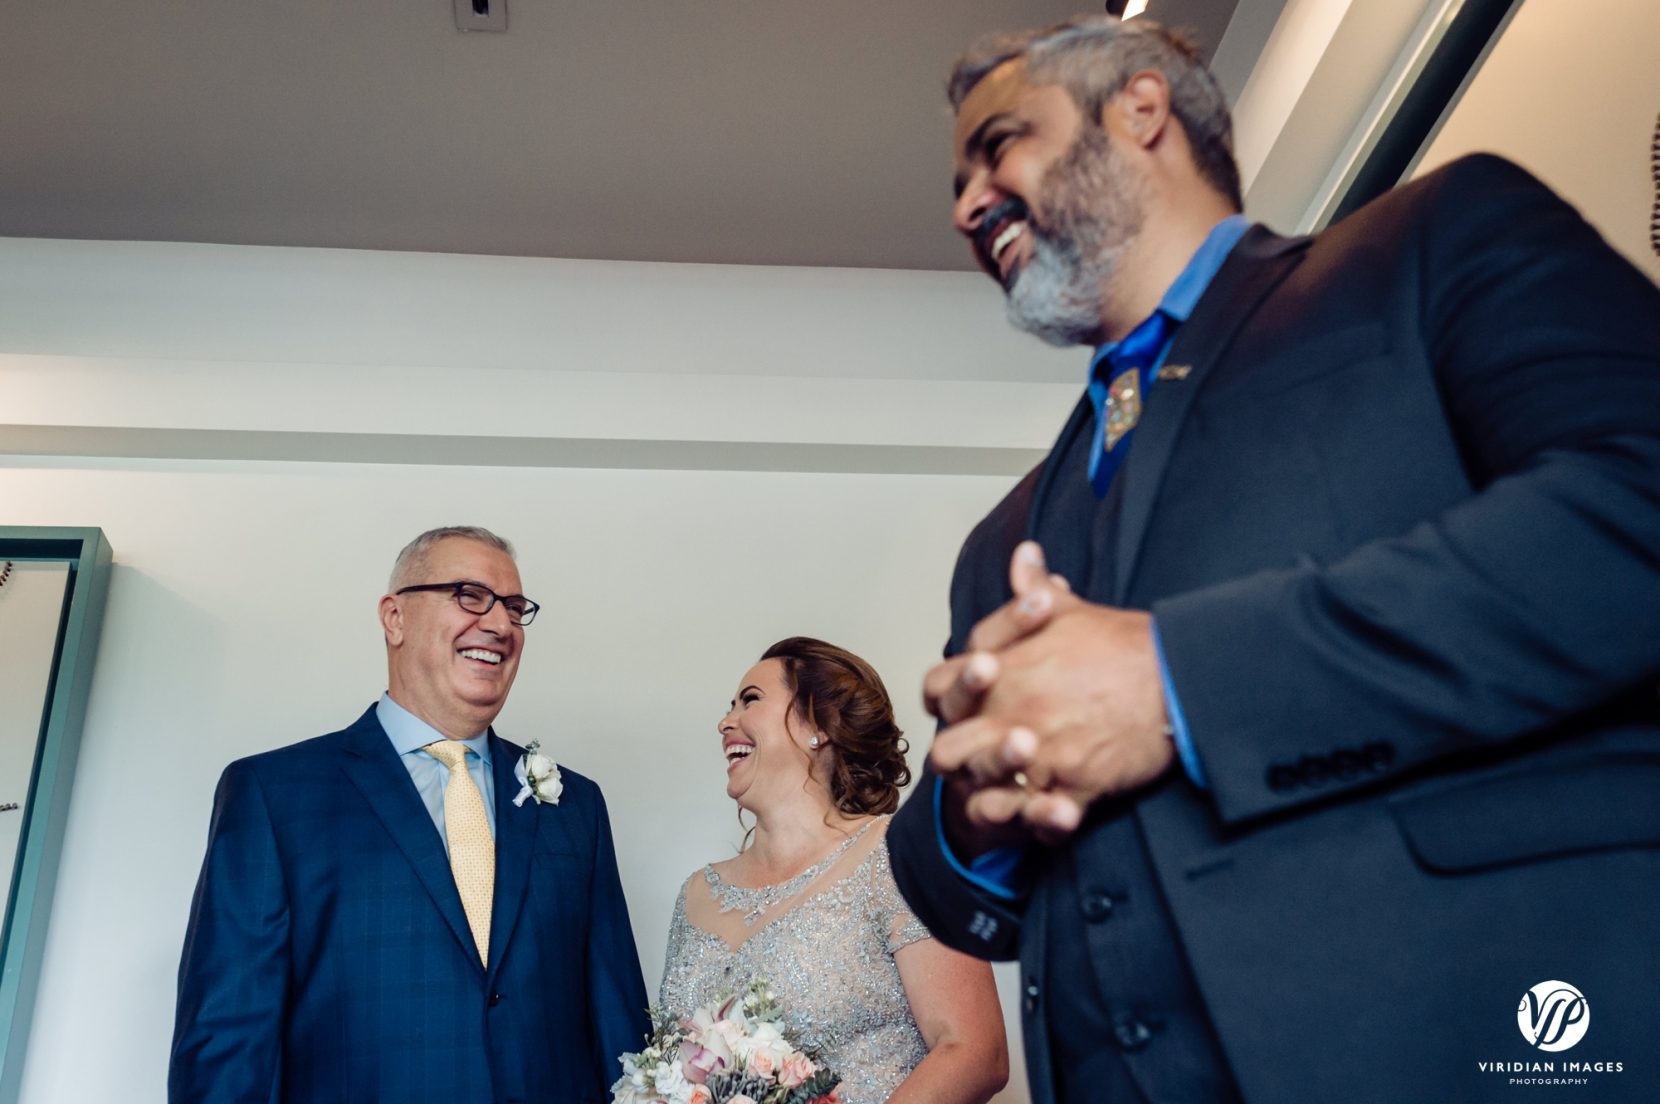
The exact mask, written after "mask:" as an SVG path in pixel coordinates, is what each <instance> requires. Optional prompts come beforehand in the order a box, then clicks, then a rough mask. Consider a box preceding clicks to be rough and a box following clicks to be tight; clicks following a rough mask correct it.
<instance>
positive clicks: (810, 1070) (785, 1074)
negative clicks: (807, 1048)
mask: <svg viewBox="0 0 1660 1104" xmlns="http://www.w3.org/2000/svg"><path fill="white" fill-rule="evenodd" d="M817 1072H818V1067H817V1066H815V1065H813V1060H812V1059H811V1058H809V1057H807V1056H806V1055H805V1054H803V1053H801V1052H800V1051H799V1050H792V1051H791V1052H790V1053H789V1055H788V1056H787V1057H786V1058H785V1059H784V1064H783V1065H781V1066H779V1067H778V1083H779V1084H780V1085H782V1086H784V1087H785V1088H786V1089H793V1088H795V1087H797V1086H798V1085H801V1084H804V1083H805V1082H806V1080H807V1078H809V1077H811V1076H813V1074H815V1073H817Z"/></svg>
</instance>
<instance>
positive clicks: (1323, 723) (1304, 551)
mask: <svg viewBox="0 0 1660 1104" xmlns="http://www.w3.org/2000/svg"><path fill="white" fill-rule="evenodd" d="M1166 364H1167V365H1180V366H1184V367H1185V368H1186V371H1185V372H1167V373H1165V375H1164V378H1162V379H1161V381H1160V382H1158V383H1156V384H1155V385H1154V386H1153V388H1152V390H1151V391H1150V393H1149V397H1148V400H1147V402H1146V405H1145V408H1144V411H1143V414H1142V420H1141V424H1140V425H1139V426H1138V427H1137V428H1136V431H1135V436H1134V438H1133V439H1132V444H1131V449H1130V453H1129V455H1128V458H1127V459H1126V461H1125V464H1124V467H1123V468H1122V470H1121V471H1120V473H1119V475H1118V479H1119V480H1120V481H1121V483H1122V486H1121V488H1119V490H1121V492H1122V499H1121V506H1120V510H1119V512H1118V515H1117V517H1116V518H1115V519H1109V522H1108V523H1109V524H1110V525H1112V526H1113V527H1114V528H1113V531H1109V532H1097V531H1080V530H1079V529H1077V528H1076V526H1075V525H1074V526H1069V525H1068V524H1067V523H1066V522H1065V519H1060V518H1057V517H1056V516H1055V512H1054V511H1053V510H1052V509H1050V504H1051V502H1052V501H1053V499H1054V497H1055V495H1054V487H1055V486H1056V485H1057V481H1058V480H1061V479H1081V478H1084V477H1083V475H1082V474H1081V473H1080V472H1077V471H1062V470H1058V469H1059V465H1057V464H1056V462H1055V459H1056V457H1057V456H1059V455H1060V454H1061V453H1062V452H1063V451H1064V450H1065V446H1066V445H1067V443H1068V442H1069V441H1071V440H1072V439H1073V437H1074V436H1075V435H1077V434H1079V433H1082V432H1087V430H1088V427H1089V411H1088V409H1087V407H1084V406H1080V407H1079V408H1078V409H1077V410H1076V411H1075V412H1074V415H1073V418H1072V421H1071V422H1070V423H1069V424H1068V426H1067V428H1066V429H1065V430H1064V431H1063V435H1062V438H1061V442H1060V443H1059V444H1058V445H1057V447H1056V449H1055V450H1054V452H1052V453H1051V454H1050V458H1049V460H1048V461H1047V462H1046V463H1045V464H1044V465H1043V466H1041V467H1040V468H1039V469H1037V470H1036V471H1034V472H1033V473H1032V474H1031V475H1030V476H1028V477H1027V479H1025V480H1024V481H1023V482H1022V483H1021V484H1020V485H1019V486H1018V487H1017V488H1016V489H1015V490H1014V491H1013V492H1012V493H1011V494H1010V495H1009V496H1008V498H1007V499H1005V500H1004V502H1003V503H1002V504H1000V505H999V506H998V507H997V508H996V509H995V510H994V511H993V512H992V513H991V515H990V516H989V517H987V518H986V520H985V521H984V522H982V523H981V525H980V526H979V527H978V528H977V529H976V530H975V531H974V533H973V534H972V535H971V536H970V537H969V539H968V541H967V542H966V543H965V545H964V547H963V552H962V556H961V559H960V560H959V562H958V566H957V572H956V576H955V578H954V581H953V585H952V594H951V608H952V639H951V644H950V646H949V647H948V652H956V651H959V650H961V649H962V648H963V647H964V646H965V642H966V639H967V635H968V632H969V631H970V629H972V627H973V625H974V623H975V622H976V621H977V620H978V619H980V618H981V617H983V616H985V615H986V614H988V613H990V612H991V611H992V610H993V609H995V608H997V606H999V605H1000V604H1001V603H1003V602H1005V601H1006V600H1007V599H1008V597H1009V588H1008V583H1007V571H1008V566H1007V565H1008V560H1009V555H1010V552H1011V551H1012V549H1013V547H1014V545H1015V544H1016V542H1018V541H1019V540H1020V539H1022V538H1023V537H1028V536H1030V537H1036V538H1037V539H1039V540H1041V541H1042V542H1043V544H1044V546H1045V550H1046V552H1047V553H1048V559H1049V563H1050V565H1051V567H1053V568H1054V569H1055V570H1057V571H1060V572H1061V573H1063V574H1065V575H1067V577H1068V578H1069V579H1070V580H1071V582H1072V583H1073V586H1074V589H1076V590H1078V591H1080V592H1081V593H1083V594H1084V595H1085V596H1086V597H1088V598H1090V599H1092V600H1095V601H1099V602H1105V603H1110V604H1114V605H1119V606H1125V607H1130V608H1140V609H1151V610H1152V612H1153V615H1154V618H1155V620H1156V623H1157V625H1158V628H1159V632H1160V637H1161V640H1162V643H1163V648H1164V653H1165V657H1166V659H1167V661H1168V664H1169V669H1170V673H1171V678H1172V681H1173V684H1174V686H1175V688H1176V690H1177V692H1178V694H1179V696H1180V700H1181V705H1182V708H1183V711H1184V713H1185V717H1186V721H1187V725H1188V728H1189V730H1190V732H1191V734H1192V736H1193V739H1194V743H1195V746H1196V749H1197V752H1198V755H1199V758H1200V760H1201V762H1202V765H1203V768H1204V771H1205V774H1206V776H1207V778H1208V781H1209V783H1210V788H1209V790H1208V791H1202V790H1200V789H1198V788H1197V787H1195V786H1194V785H1192V784H1191V783H1190V782H1189V781H1188V780H1187V779H1186V778H1185V777H1184V776H1182V774H1181V773H1180V768H1177V769H1176V771H1175V772H1174V773H1173V774H1172V775H1171V776H1170V777H1168V778H1167V779H1166V780H1165V781H1164V782H1163V783H1162V784H1160V785H1158V786H1155V787H1152V788H1151V789H1150V790H1149V791H1148V792H1146V793H1143V794H1139V795H1133V796H1132V798H1131V799H1130V804H1131V806H1132V808H1133V814H1134V816H1135V817H1136V818H1137V819H1138V820H1139V829H1140V831H1139V835H1140V836H1141V837H1142V838H1144V839H1145V841H1146V846H1147V850H1148V852H1149V854H1150V857H1151V861H1152V865H1153V868H1154V870H1155V872H1156V876H1157V881H1158V888H1159V890H1160V891H1161V892H1162V893H1163V895H1164V897H1165V898H1166V900H1167V901H1168V904H1169V909H1170V913H1171V916H1172V918H1173V923H1174V925H1175V927H1176V929H1177V930H1176V932H1175V936H1176V937H1177V939H1178V940H1179V942H1180V945H1181V948H1182V950H1183V951H1184V952H1185V955H1186V957H1187V959H1188V961H1189V962H1190V963H1191V965H1192V969H1193V974H1194V978H1195V980H1196V983H1197V986H1198V989H1199V992H1200V994H1201V996H1202V999H1203V1000H1204V1003H1205V1006H1206V1011H1207V1013H1208V1015H1209V1018H1210V1020H1211V1022H1212V1023H1213V1024H1214V1026H1215V1028H1216V1032H1217V1036H1218V1038H1219V1039H1220V1042H1221V1044H1222V1048H1223V1050H1224V1052H1225V1054H1226V1058H1227V1061H1228V1063H1229V1065H1230V1067H1231V1069H1232V1073H1233V1075H1234V1077H1235V1079H1236V1081H1237V1083H1238V1085H1239V1087H1240V1089H1241V1091H1242V1093H1243V1095H1244V1097H1245V1099H1246V1100H1247V1101H1287V1100H1309V1101H1313V1100H1342V1101H1345V1102H1348V1104H1363V1102H1376V1104H1397V1102H1399V1101H1403V1100H1430V1099H1435V1100H1485V1099H1513V1094H1514V1093H1515V1092H1518V1091H1525V1090H1520V1089H1516V1088H1513V1087H1510V1086H1508V1085H1507V1084H1506V1078H1505V1077H1504V1076H1503V1075H1502V1074H1501V1075H1496V1076H1495V1075H1493V1074H1491V1073H1488V1072H1484V1071H1482V1070H1481V1069H1480V1068H1479V1063H1480V1062H1482V1061H1499V1060H1522V1061H1534V1060H1540V1059H1546V1058H1555V1059H1557V1060H1559V1061H1566V1060H1569V1059H1574V1060H1584V1061H1589V1062H1595V1061H1603V1060H1606V1061H1609V1062H1613V1061H1623V1062H1624V1063H1625V1069H1624V1071H1621V1072H1619V1073H1617V1074H1607V1073H1604V1074H1599V1075H1597V1079H1596V1081H1595V1087H1594V1088H1593V1089H1591V1090H1589V1091H1590V1092H1591V1093H1592V1096H1594V1098H1595V1099H1597V1100H1621V1099H1633V1100H1636V1099H1643V1100H1651V1099H1655V1098H1656V1096H1657V1094H1660V1067H1656V1066H1655V1064H1654V1062H1653V1060H1652V1055H1653V1054H1654V1053H1656V1052H1657V1051H1656V1047H1657V1045H1660V1038H1657V1035H1656V1029H1655V1024H1656V1023H1657V1022H1660V1021H1657V1020H1656V1018H1655V1015H1654V1013H1653V1011H1652V1007H1653V1002H1654V994H1655V993H1656V992H1660V955H1656V954H1655V953H1654V937H1655V933H1656V932H1657V931H1660V800H1657V798H1656V795H1657V794H1660V694H1657V693H1656V689H1657V680H1660V628H1657V626H1660V292H1657V290H1656V288H1655V287H1654V285H1653V284H1652V283H1651V282H1649V281H1648V280H1647V279H1646V278H1645V277H1644V276H1643V275H1641V274H1640V273H1639V272H1637V271H1636V270H1635V269H1634V268H1633V267H1632V266H1630V265H1629V264H1628V263H1626V262H1625V261H1624V260H1623V259H1621V258H1620V257H1619V256H1618V255H1617V254H1615V253H1614V252H1613V251H1612V250H1611V249H1609V248H1608V247H1607V246H1606V245H1605V244H1604V243H1602V242H1601V241H1600V240H1599V239H1598V237H1597V235H1596V233H1595V232H1594V231H1593V230H1592V229H1591V228H1590V227H1589V226H1587V225H1586V224H1585V223H1584V222H1583V221H1582V220H1581V219H1580V218H1579V217H1578V216H1577V215H1576V214H1575V213H1574V212H1573V211H1572V210H1571V209H1570V208H1569V207H1568V206H1567V205H1565V204H1563V203H1562V202H1561V201H1560V200H1558V199H1557V198H1556V197H1555V196H1553V195H1552V194H1551V193H1550V192H1549V191H1547V190H1546V189H1545V188H1543V187H1542V186H1541V185H1540V184H1539V183H1538V182H1537V181H1535V180H1533V179H1532V178H1531V177H1529V176H1527V175H1526V174H1525V173H1523V172H1522V171H1520V170H1519V169H1517V168H1516V167H1515V166H1513V165H1510V164H1508V163H1506V162H1503V161H1501V160H1499V159H1497V158H1492V157H1475V158H1469V159H1465V160H1462V161H1459V162H1456V163H1454V164H1452V165H1450V166H1448V167H1446V168H1444V169H1442V170H1440V171H1437V172H1435V173H1432V174H1429V175H1427V176H1426V177H1424V178H1422V179H1420V180H1418V181H1415V182H1414V183H1412V184H1409V185H1406V186H1403V187H1401V188H1398V189H1396V190H1395V191H1394V192H1392V193H1391V194H1390V195H1388V196H1386V197H1384V198H1382V199H1380V200H1379V201H1377V202H1375V203H1373V204H1371V205H1369V206H1368V207H1366V208H1363V209H1362V210H1361V211H1359V212H1357V213H1356V214H1355V215H1353V216H1352V217H1350V218H1349V219H1347V220H1345V221H1344V222H1342V223H1340V224H1338V225H1337V226H1334V227H1332V228H1331V229H1329V230H1327V231H1325V232H1323V233H1322V234H1320V235H1319V236H1317V237H1315V238H1312V239H1308V238H1303V239H1286V238H1281V237H1278V236H1276V235H1274V234H1272V233H1270V232H1268V231H1266V230H1264V229H1262V228H1260V227H1258V228H1255V229H1253V230H1252V231H1251V232H1250V233H1249V234H1248V235H1247V236H1246V237H1245V238H1244V239H1243V240H1242V241H1241V243H1240V245H1239V246H1238V247H1237V248H1236V249H1235V251H1234V253H1233V254H1232V255H1231V256H1230V257H1229V259H1228V261H1227V262H1226V264H1225V265H1224V266H1223V268H1222V269H1221V271H1220V272H1219V273H1218V274H1217V276H1216V279H1215V281H1214V282H1213V284H1212V285H1211V286H1210V288H1209V289H1208V290H1207V292H1206V293H1205V295H1204V297H1203V298H1202V299H1201V300H1200V302H1199V304H1198V305H1197V307H1196V308H1195V310H1194V313H1193V315H1192V317H1191V318H1190V319H1189V321H1188V322H1187V323H1186V324H1185V325H1184V326H1183V327H1182V329H1181V330H1180V331H1179V333H1178V335H1177V337H1176V339H1175V343H1174V345H1173V347H1172V349H1171V351H1170V354H1169V356H1168V358H1167V360H1166ZM1102 547H1106V548H1108V549H1110V551H1111V554H1110V555H1107V556H1104V557H1097V558H1096V560H1095V561H1094V562H1091V549H1099V548H1102ZM1102 563H1105V564H1106V567H1105V569H1104V570H1098V568H1100V567H1101V564H1102ZM919 789H920V791H921V792H923V793H925V794H929V793H931V792H932V782H931V780H930V779H928V778H925V779H924V780H923V784H922V786H921V787H919ZM928 806H929V803H928V802H925V801H912V802H909V803H907V804H906V805H905V806H904V807H903V808H901V809H900V811H899V813H898V814H897V815H896V817H895V819H894V822H893V825H892V827H891V829H890V831H889V847H890V850H891V852H892V854H893V863H894V874H895V877H896V879H897V880H898V882H899V886H900V888H901V889H902V890H903V891H904V894H905V896H906V898H907V900H909V901H910V903H911V905H912V906H913V907H914V908H915V909H916V911H917V913H918V915H919V916H920V917H921V918H922V919H923V920H924V922H925V923H927V925H928V926H929V927H930V928H931V929H932V930H933V931H934V932H935V934H936V935H938V936H939V937H940V939H941V940H942V941H944V942H945V943H947V944H949V945H951V946H954V947H957V948H959V949H961V950H965V951H968V952H969V953H972V954H978V955H979V956H981V957H986V958H1009V957H1015V956H1018V957H1019V958H1020V959H1021V961H1022V966H1023V968H1022V973H1023V985H1024V986H1026V987H1027V993H1026V999H1025V1000H1024V1001H1023V1003H1024V1005H1025V1007H1024V1012H1025V1018H1026V1024H1025V1027H1026V1040H1027V1056H1028V1065H1029V1069H1030V1071H1031V1074H1032V1081H1033V1088H1034V1095H1035V1096H1036V1098H1037V1099H1038V1100H1039V1101H1046V1100H1049V1099H1051V1094H1052V1078H1051V1075H1050V1069H1049V1064H1048V1063H1049V1058H1050V1055H1049V1053H1048V1050H1047V1039H1048V1026H1047V1024H1046V1021H1045V1019H1044V1017H1045V1015H1046V1010H1047V1008H1048V1001H1047V1000H1045V999H1044V997H1043V995H1042V994H1041V992H1039V990H1038V986H1037V979H1042V978H1044V977H1045V976H1046V974H1045V970H1044V955H1045V951H1046V948H1045V946H1044V940H1043V937H1042V933H1043V932H1044V930H1045V928H1046V920H1045V917H1046V915H1048V914H1050V910H1057V909H1077V910H1081V911H1082V912H1083V913H1084V914H1085V915H1086V917H1088V921H1089V922H1088V924H1087V925H1086V928H1087V931H1088V933H1089V934H1088V940H1089V947H1088V953H1089V955H1090V957H1091V958H1092V959H1093V961H1094V964H1095V968H1096V972H1097V974H1098V975H1100V976H1099V982H1100V988H1101V989H1102V991H1104V992H1110V991H1111V990H1112V980H1113V979H1112V977H1111V976H1110V975H1111V973H1112V971H1113V969H1114V967H1113V962H1114V961H1115V960H1114V958H1113V954H1114V948H1113V946H1112V942H1111V923H1112V921H1111V919H1110V916H1109V915H1108V914H1106V913H1105V912H1104V911H1103V910H1100V909H1095V910H1093V911H1091V910H1090V909H1089V908H1088V904H1089V900H1090V894H1092V893H1094V892H1096V890H1095V889H1094V888H1093V887H1094V886H1097V885H1099V884H1102V883H1103V882H1110V880H1111V879H1112V877H1113V871H1114V870H1115V869H1116V868H1117V867H1118V866H1120V865H1121V860H1120V858H1119V857H1118V856H1117V855H1116V853H1115V852H1114V851H1113V849H1112V847H1111V846H1109V844H1108V842H1107V837H1106V835H1105V834H1104V833H1101V832H1096V831H1093V830H1092V829H1091V827H1090V822H1087V821H1086V825H1085V828H1084V829H1083V830H1082V831H1081V832H1080V833H1079V834H1078V836H1077V837H1075V839H1074V840H1073V842H1072V843H1071V844H1070V845H1069V847H1068V848H1067V849H1066V851H1065V855H1064V861H1062V860H1061V858H1060V853H1059V852H1055V853H1050V854H1049V855H1047V856H1045V857H1044V858H1041V859H1040V860H1039V861H1038V862H1037V863H1036V864H1035V866H1034V868H1033V869H1032V871H1031V884H1030V892H1029V893H1027V894H1026V895H1025V896H1024V897H1022V899H1021V900H1020V901H1018V902H1016V903H1013V904H1011V903H1010V902H1007V901H1001V900H998V899H997V898H995V897H993V896H991V895H990V894H987V893H984V892H982V891H978V890H976V889H975V888H974V887H973V886H971V885H970V884H969V883H968V882H966V881H965V880H963V879H961V878H959V877H957V876H956V875H955V874H954V873H953V872H952V871H951V869H950V868H949V866H948V864H947V863H946V861H945V858H944V856H943V855H942V853H941V851H940V847H939V846H938V843H937V841H936V835H935V829H934V823H933V815H932V810H931V808H929V807H928ZM1545 980H1563V981H1567V982H1569V983H1570V984H1573V985H1576V986H1578V987H1579V988H1580V990H1581V991H1582V992H1583V993H1584V994H1585V995H1586V997H1587V998H1588V999H1589V1001H1590V1006H1591V1008H1592V1010H1593V1016H1592V1022H1591V1027H1590V1030H1589V1033H1588V1036H1587V1041H1586V1042H1585V1043H1581V1044H1580V1045H1579V1047H1578V1049H1577V1051H1574V1052H1564V1053H1562V1054H1559V1055H1551V1054H1548V1053H1544V1052H1540V1051H1537V1050H1534V1049H1532V1048H1531V1047H1530V1046H1529V1045H1528V1043H1527V1041H1526V1040H1525V1039H1524V1038H1523V1037H1522V1035H1521V1033H1520V1031H1519V1029H1518V1025H1517V1010H1518V1004H1519V1002H1520V1001H1521V998H1522V996H1523V994H1524V993H1525V992H1526V991H1527V990H1528V989H1529V988H1530V987H1531V986H1533V985H1534V984H1536V983H1538V982H1541V981H1545ZM1104 1045H1110V1041H1105V1040H1104ZM1157 1045H1158V1042H1157V1039H1156V1036H1155V1038H1154V1040H1153V1042H1151V1043H1150V1044H1149V1046H1150V1047H1156V1046H1157ZM1634 1059H1636V1060H1635V1061H1634Z"/></svg>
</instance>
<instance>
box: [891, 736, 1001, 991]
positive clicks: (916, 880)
mask: <svg viewBox="0 0 1660 1104" xmlns="http://www.w3.org/2000/svg"><path fill="white" fill-rule="evenodd" d="M935 784H936V776H935V774H934V772H933V768H932V767H928V766H925V767H924V768H923V771H922V779H921V780H920V781H919V782H918V783H917V784H916V788H915V789H914V790H913V791H912V792H911V796H910V798H909V799H908V800H907V801H906V802H905V804H903V805H901V806H900V807H899V811H898V812H897V813H895V814H894V815H893V820H892V822H891V823H889V825H888V857H889V861H890V862H891V864H892V866H893V880H894V882H895V884H897V885H898V886H899V892H900V895H901V896H903V897H904V898H905V903H906V904H907V905H909V906H910V907H911V911H912V912H914V913H916V917H917V919H918V920H921V921H922V923H923V924H924V925H925V926H926V927H927V928H928V930H929V931H930V932H932V933H933V935H934V938H936V939H938V940H939V941H940V942H941V943H944V944H945V945H946V946H947V947H950V948H952V949H953V950H957V951H961V952H963V953H964V954H967V955H973V956H974V957H975V958H982V959H986V960H988V961H992V962H1002V961H1006V960H1008V959H1012V958H1016V957H1018V956H1019V954H1020V927H1021V911H1020V908H1021V906H1020V902H1016V901H1001V900H998V899H997V898H996V897H994V896H992V895H991V894H990V893H987V892H986V891H985V890H983V889H981V888H980V887H978V886H976V885H974V884H973V883H972V882H970V881H969V880H968V879H966V878H964V877H963V876H962V875H960V874H958V873H957V872H956V871H955V870H954V869H952V867H951V863H950V862H949V860H947V859H946V857H945V853H944V851H942V850H941V843H940V838H939V831H938V827H937V822H936V819H935V816H934V786H935Z"/></svg>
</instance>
